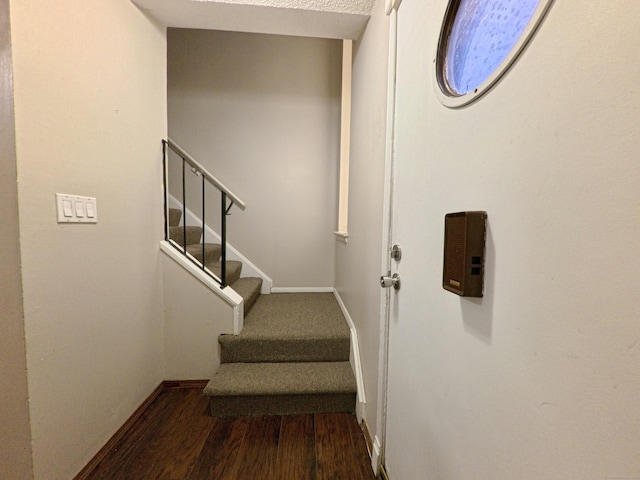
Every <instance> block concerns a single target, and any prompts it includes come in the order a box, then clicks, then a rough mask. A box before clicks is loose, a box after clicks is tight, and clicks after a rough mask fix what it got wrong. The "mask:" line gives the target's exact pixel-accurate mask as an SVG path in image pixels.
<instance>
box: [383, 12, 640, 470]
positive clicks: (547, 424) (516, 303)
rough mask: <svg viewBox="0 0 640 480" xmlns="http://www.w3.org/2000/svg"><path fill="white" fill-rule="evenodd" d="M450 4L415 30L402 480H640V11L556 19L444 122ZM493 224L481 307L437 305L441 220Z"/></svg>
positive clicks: (397, 361)
mask: <svg viewBox="0 0 640 480" xmlns="http://www.w3.org/2000/svg"><path fill="white" fill-rule="evenodd" d="M446 4H447V2H446V1H445V0H430V1H424V2H407V1H405V2H402V4H401V6H400V11H399V45H398V51H399V67H398V82H399V84H398V85H399V86H398V111H397V142H396V160H397V162H398V163H397V177H396V178H397V182H398V183H397V185H396V187H397V192H398V197H397V200H398V217H397V232H398V237H399V238H397V239H398V240H399V241H400V242H401V243H402V244H403V247H404V253H405V255H404V258H403V260H402V262H401V264H400V267H399V272H400V274H401V275H403V286H402V290H401V291H400V293H399V295H398V311H399V314H398V316H397V320H396V321H394V322H392V332H391V352H390V355H391V361H390V367H389V368H390V385H389V388H390V394H389V408H390V410H389V412H390V413H389V421H388V430H387V432H388V435H389V436H388V438H387V466H388V470H389V474H390V477H391V478H394V479H413V478H424V479H433V480H446V479H450V480H464V479H492V480H507V479H509V480H511V479H514V478H517V479H526V480H538V479H545V480H553V479H558V480H560V479H562V480H565V479H580V480H584V479H592V480H602V479H606V478H610V479H611V478H638V477H640V381H639V378H640V377H639V375H640V347H639V345H640V343H639V342H638V340H639V338H640V336H639V332H640V307H639V302H638V299H637V292H638V290H639V287H640V275H639V274H638V272H639V271H640V251H639V250H638V239H639V238H640V195H639V191H638V185H639V184H640V162H638V156H639V154H640V135H639V132H638V129H639V127H638V112H639V111H640V99H639V98H638V78H640V53H639V51H638V49H637V48H631V47H630V46H632V45H637V44H638V42H639V41H640V30H638V23H639V22H640V5H638V4H636V3H633V2H632V3H629V2H624V1H621V0H614V1H610V2H597V1H587V2H584V1H582V2H579V1H577V0H567V1H562V2H555V3H554V5H553V6H552V8H551V11H550V13H549V16H548V18H547V20H546V22H545V23H544V24H543V25H542V28H541V29H540V31H539V32H538V34H537V36H536V38H534V41H533V42H532V43H531V44H530V46H529V48H528V49H527V50H526V51H525V52H524V55H523V56H522V57H521V58H520V59H519V61H518V62H517V64H516V65H515V66H514V68H513V69H512V70H511V71H510V72H509V73H508V74H507V76H506V77H505V78H504V79H503V80H502V81H501V82H500V84H498V85H497V87H496V88H495V89H494V90H493V91H491V92H489V93H488V94H487V95H486V96H485V97H484V98H482V99H480V100H479V101H478V102H477V103H475V104H473V105H471V106H469V107H467V108H463V109H460V110H449V109H447V108H445V107H443V106H442V105H441V104H440V103H439V102H438V100H437V99H436V97H435V95H434V90H433V70H432V69H433V63H432V60H433V54H434V52H435V45H436V42H437V40H438V33H439V29H440V21H441V19H442V16H443V13H444V10H445V8H446ZM468 209H486V210H487V212H488V216H489V235H488V243H487V277H486V280H487V283H486V289H485V297H484V298H483V299H482V300H481V301H480V300H470V299H461V298H459V297H457V296H455V295H453V294H451V293H449V292H446V291H444V290H443V289H442V287H441V281H442V239H443V223H444V215H445V213H447V212H455V211H460V210H468Z"/></svg>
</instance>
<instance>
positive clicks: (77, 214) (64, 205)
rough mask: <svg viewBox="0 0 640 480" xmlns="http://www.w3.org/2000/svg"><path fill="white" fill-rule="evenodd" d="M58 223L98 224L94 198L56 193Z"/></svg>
mask: <svg viewBox="0 0 640 480" xmlns="http://www.w3.org/2000/svg"><path fill="white" fill-rule="evenodd" d="M56 207H57V213H58V223H98V207H97V204H96V199H95V197H81V196H78V195H67V194H66V193H56Z"/></svg>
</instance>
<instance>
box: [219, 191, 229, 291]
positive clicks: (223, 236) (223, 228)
mask: <svg viewBox="0 0 640 480" xmlns="http://www.w3.org/2000/svg"><path fill="white" fill-rule="evenodd" d="M220 243H221V246H222V252H221V254H220V274H221V275H220V276H221V277H222V278H221V280H222V285H221V286H222V288H224V287H226V286H227V194H226V193H224V192H222V208H221V218H220Z"/></svg>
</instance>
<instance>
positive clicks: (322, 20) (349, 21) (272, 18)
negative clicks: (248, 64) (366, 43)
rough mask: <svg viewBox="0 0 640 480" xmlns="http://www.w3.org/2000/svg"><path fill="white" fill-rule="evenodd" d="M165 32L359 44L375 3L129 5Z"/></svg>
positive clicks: (297, 0)
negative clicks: (193, 31) (171, 29)
mask: <svg viewBox="0 0 640 480" xmlns="http://www.w3.org/2000/svg"><path fill="white" fill-rule="evenodd" d="M132 1H133V3H134V4H136V5H137V6H138V7H140V8H141V9H142V10H144V11H145V12H147V13H148V14H149V15H151V16H152V17H154V18H156V19H157V20H158V21H160V22H161V23H162V24H164V25H166V26H168V27H178V28H200V29H209V30H228V31H238V32H254V33H270V34H279V35H296V36H304V37H322V38H347V39H354V40H355V39H357V38H358V37H359V36H360V34H361V33H362V31H363V30H364V27H365V25H366V23H367V21H368V20H369V16H370V15H371V11H372V9H373V4H374V3H375V0H132Z"/></svg>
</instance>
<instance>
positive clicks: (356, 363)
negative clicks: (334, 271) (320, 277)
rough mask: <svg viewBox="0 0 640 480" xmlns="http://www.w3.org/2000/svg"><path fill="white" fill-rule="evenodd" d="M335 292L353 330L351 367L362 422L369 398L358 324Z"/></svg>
mask: <svg viewBox="0 0 640 480" xmlns="http://www.w3.org/2000/svg"><path fill="white" fill-rule="evenodd" d="M333 294H334V295H335V297H336V300H337V301H338V305H340V309H341V310H342V313H343V315H344V318H345V319H346V320H347V324H348V325H349V329H350V330H351V355H350V361H351V368H352V369H353V374H354V376H355V377H356V385H357V388H358V397H357V403H356V416H357V417H358V422H362V419H363V418H364V414H365V408H366V405H367V399H366V395H365V392H364V378H363V375H362V362H361V361H360V347H359V345H360V344H359V343H358V331H357V330H356V326H355V325H354V323H353V319H352V318H351V315H349V311H348V310H347V307H346V306H345V304H344V302H343V301H342V298H341V297H340V294H339V293H338V291H337V290H336V289H335V288H334V289H333Z"/></svg>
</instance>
